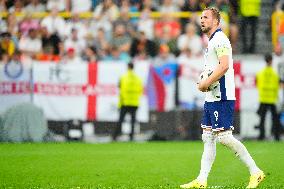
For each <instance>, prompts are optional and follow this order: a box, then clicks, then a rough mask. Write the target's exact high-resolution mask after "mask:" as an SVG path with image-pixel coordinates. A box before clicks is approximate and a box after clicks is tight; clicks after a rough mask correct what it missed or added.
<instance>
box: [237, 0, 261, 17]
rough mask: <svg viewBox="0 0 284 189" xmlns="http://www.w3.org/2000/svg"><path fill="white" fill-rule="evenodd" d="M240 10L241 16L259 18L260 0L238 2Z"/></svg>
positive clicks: (241, 0)
mask: <svg viewBox="0 0 284 189" xmlns="http://www.w3.org/2000/svg"><path fill="white" fill-rule="evenodd" d="M240 9H241V14H242V16H245V17H249V16H256V17H259V16H260V13H261V0H240Z"/></svg>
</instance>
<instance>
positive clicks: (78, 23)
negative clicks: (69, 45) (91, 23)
mask: <svg viewBox="0 0 284 189" xmlns="http://www.w3.org/2000/svg"><path fill="white" fill-rule="evenodd" d="M65 26H66V27H65V31H66V33H65V35H66V37H68V36H70V35H71V31H72V29H73V28H75V29H76V30H77V31H78V37H79V38H80V39H85V37H87V33H88V29H87V27H86V25H85V24H84V23H83V21H82V20H81V19H80V16H79V13H76V12H74V13H72V17H71V19H70V20H68V21H67V22H66V25H65Z"/></svg>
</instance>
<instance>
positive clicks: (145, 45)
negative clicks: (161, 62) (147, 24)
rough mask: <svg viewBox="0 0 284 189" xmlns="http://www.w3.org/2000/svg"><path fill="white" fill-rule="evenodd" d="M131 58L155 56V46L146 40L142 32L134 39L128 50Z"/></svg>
mask: <svg viewBox="0 0 284 189" xmlns="http://www.w3.org/2000/svg"><path fill="white" fill-rule="evenodd" d="M130 55H131V57H135V56H140V57H144V58H146V57H154V56H156V55H157V47H156V44H155V43H154V42H153V41H151V40H149V39H147V36H146V35H145V33H144V32H139V34H138V37H136V38H134V39H133V41H132V44H131V48H130Z"/></svg>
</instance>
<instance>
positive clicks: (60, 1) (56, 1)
mask: <svg viewBox="0 0 284 189" xmlns="http://www.w3.org/2000/svg"><path fill="white" fill-rule="evenodd" d="M54 8H56V9H57V11H60V12H62V11H65V10H66V0H47V4H46V9H47V10H48V11H51V12H52V11H53V10H54Z"/></svg>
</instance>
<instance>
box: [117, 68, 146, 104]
mask: <svg viewBox="0 0 284 189" xmlns="http://www.w3.org/2000/svg"><path fill="white" fill-rule="evenodd" d="M142 94H143V84H142V81H141V79H140V78H139V77H138V76H137V75H136V74H135V73H134V72H133V71H132V70H128V71H127V73H126V74H124V75H123V76H122V78H121V80H120V101H119V106H120V107H121V106H137V107H138V106H139V102H140V97H141V95H142Z"/></svg>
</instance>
